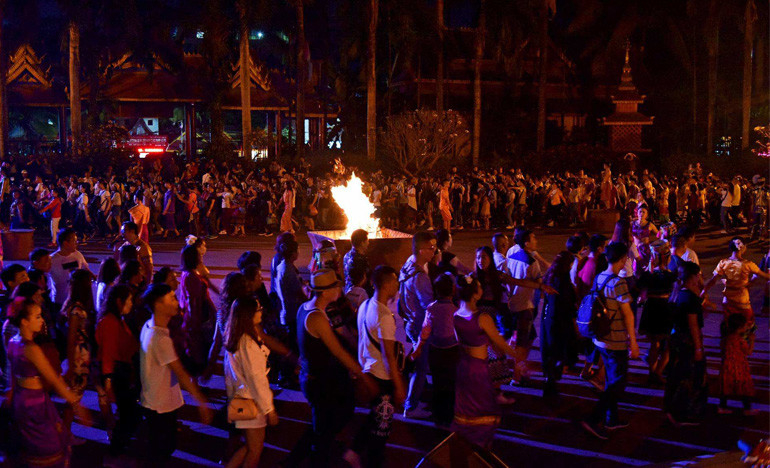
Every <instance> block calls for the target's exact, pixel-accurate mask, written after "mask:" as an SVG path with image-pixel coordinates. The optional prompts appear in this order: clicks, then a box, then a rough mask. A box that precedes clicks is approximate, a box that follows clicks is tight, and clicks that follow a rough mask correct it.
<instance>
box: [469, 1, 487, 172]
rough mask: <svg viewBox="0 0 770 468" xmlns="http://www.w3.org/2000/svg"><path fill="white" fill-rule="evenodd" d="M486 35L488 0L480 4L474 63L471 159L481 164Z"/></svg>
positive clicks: (476, 163) (474, 163)
mask: <svg viewBox="0 0 770 468" xmlns="http://www.w3.org/2000/svg"><path fill="white" fill-rule="evenodd" d="M485 35H486V0H481V4H480V6H479V24H478V25H477V27H476V54H475V59H474V63H473V145H472V149H471V159H472V161H473V165H474V166H477V165H478V164H479V153H480V150H481V60H482V59H483V58H484V39H485Z"/></svg>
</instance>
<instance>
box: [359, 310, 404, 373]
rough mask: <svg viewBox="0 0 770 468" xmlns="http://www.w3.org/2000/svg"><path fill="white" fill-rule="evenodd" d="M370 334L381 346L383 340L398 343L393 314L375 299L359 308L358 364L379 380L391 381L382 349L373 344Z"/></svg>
mask: <svg viewBox="0 0 770 468" xmlns="http://www.w3.org/2000/svg"><path fill="white" fill-rule="evenodd" d="M367 330H368V333H367ZM369 334H371V335H372V338H374V339H376V340H377V342H378V343H380V344H381V343H382V340H391V341H396V320H395V318H394V317H393V312H391V310H390V309H389V308H388V306H386V305H385V304H381V303H380V302H379V301H377V300H376V299H374V298H371V299H368V300H366V301H365V302H364V303H363V304H361V307H359V308H358V362H359V363H360V364H361V367H363V370H364V372H368V373H370V374H372V375H373V376H375V377H377V378H378V379H382V380H390V374H389V373H388V371H387V369H386V368H385V362H384V361H385V356H383V355H382V351H381V349H380V348H378V347H377V346H376V345H375V344H374V343H372V340H371V339H370V338H369Z"/></svg>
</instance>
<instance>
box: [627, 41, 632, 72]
mask: <svg viewBox="0 0 770 468" xmlns="http://www.w3.org/2000/svg"><path fill="white" fill-rule="evenodd" d="M630 51H631V41H630V40H629V39H628V38H626V66H628V53H629V52H630Z"/></svg>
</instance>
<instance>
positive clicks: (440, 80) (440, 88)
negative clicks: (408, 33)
mask: <svg viewBox="0 0 770 468" xmlns="http://www.w3.org/2000/svg"><path fill="white" fill-rule="evenodd" d="M436 29H437V30H438V51H437V52H438V56H437V64H436V113H437V114H438V115H439V117H441V115H443V114H444V0H437V1H436Z"/></svg>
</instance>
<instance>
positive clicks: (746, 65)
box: [741, 0, 757, 151]
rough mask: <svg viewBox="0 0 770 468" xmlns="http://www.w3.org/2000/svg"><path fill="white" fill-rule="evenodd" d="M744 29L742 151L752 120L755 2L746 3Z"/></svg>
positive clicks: (747, 141)
mask: <svg viewBox="0 0 770 468" xmlns="http://www.w3.org/2000/svg"><path fill="white" fill-rule="evenodd" d="M744 16H745V17H744V22H745V24H744V27H743V99H742V101H743V122H742V123H743V127H742V128H741V150H744V151H745V150H746V149H747V148H748V147H749V143H750V142H749V124H750V120H751V74H752V51H753V45H754V22H755V21H756V19H757V9H756V5H755V4H754V0H748V1H747V2H746V12H745V13H744Z"/></svg>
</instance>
